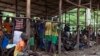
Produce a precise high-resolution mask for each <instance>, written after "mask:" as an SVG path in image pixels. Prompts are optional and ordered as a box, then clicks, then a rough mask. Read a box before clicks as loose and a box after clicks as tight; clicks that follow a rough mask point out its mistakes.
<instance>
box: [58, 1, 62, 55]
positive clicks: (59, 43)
mask: <svg viewBox="0 0 100 56" xmlns="http://www.w3.org/2000/svg"><path fill="white" fill-rule="evenodd" d="M61 15H62V0H59V22H60V21H61ZM58 53H59V56H61V30H59V41H58Z"/></svg>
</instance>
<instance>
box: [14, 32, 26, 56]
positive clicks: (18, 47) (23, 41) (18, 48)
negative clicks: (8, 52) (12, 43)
mask: <svg viewBox="0 0 100 56" xmlns="http://www.w3.org/2000/svg"><path fill="white" fill-rule="evenodd" d="M26 45H27V36H26V34H25V33H22V34H21V40H20V41H19V42H18V44H17V45H16V47H15V50H14V56H17V55H19V54H20V53H23V50H24V48H25V46H26Z"/></svg>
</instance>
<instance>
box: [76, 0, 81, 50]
mask: <svg viewBox="0 0 100 56" xmlns="http://www.w3.org/2000/svg"><path fill="white" fill-rule="evenodd" d="M80 5H81V0H79V2H78V7H77V50H79V42H80V41H79V39H80V29H79V27H80V26H79V21H80V19H79V18H80Z"/></svg>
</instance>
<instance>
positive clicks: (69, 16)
mask: <svg viewBox="0 0 100 56" xmlns="http://www.w3.org/2000/svg"><path fill="white" fill-rule="evenodd" d="M69 25H70V12H69Z"/></svg>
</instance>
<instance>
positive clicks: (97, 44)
mask: <svg viewBox="0 0 100 56" xmlns="http://www.w3.org/2000/svg"><path fill="white" fill-rule="evenodd" d="M98 19H99V4H97V19H96V36H97V37H96V43H97V45H98V34H97V32H98V26H99V25H98Z"/></svg>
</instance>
